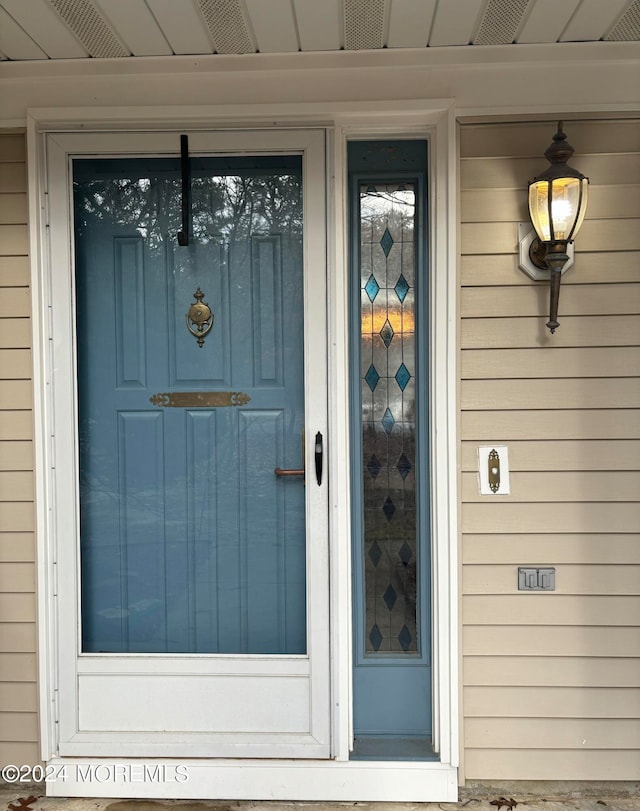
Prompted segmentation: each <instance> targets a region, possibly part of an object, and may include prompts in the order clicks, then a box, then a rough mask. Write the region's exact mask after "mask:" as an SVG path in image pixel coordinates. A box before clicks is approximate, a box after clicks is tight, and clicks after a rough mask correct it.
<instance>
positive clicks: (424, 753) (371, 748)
mask: <svg viewBox="0 0 640 811" xmlns="http://www.w3.org/2000/svg"><path fill="white" fill-rule="evenodd" d="M349 759H350V760H385V761H396V760H404V761H437V760H439V757H438V755H437V753H436V752H434V751H433V744H432V741H431V738H430V737H427V736H426V735H425V736H418V735H407V736H404V737H403V736H393V735H360V736H356V737H355V738H354V741H353V751H352V752H351V755H350V756H349Z"/></svg>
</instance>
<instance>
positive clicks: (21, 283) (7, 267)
mask: <svg viewBox="0 0 640 811" xmlns="http://www.w3.org/2000/svg"><path fill="white" fill-rule="evenodd" d="M28 284H29V258H28V257H27V256H0V287H26V286H27V285H28Z"/></svg>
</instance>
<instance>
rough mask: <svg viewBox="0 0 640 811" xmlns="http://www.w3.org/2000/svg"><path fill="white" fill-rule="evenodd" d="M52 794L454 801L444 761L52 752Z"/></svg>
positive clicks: (454, 776) (453, 775)
mask: <svg viewBox="0 0 640 811" xmlns="http://www.w3.org/2000/svg"><path fill="white" fill-rule="evenodd" d="M47 774H48V775H52V778H53V777H55V779H51V780H50V781H49V782H47V783H46V790H47V795H48V796H51V797H100V798H107V797H111V798H117V799H130V798H138V799H175V800H201V799H202V798H203V797H207V798H210V799H214V798H220V799H222V798H224V799H226V800H290V801H325V802H332V801H333V802H355V801H362V802H373V801H376V800H377V801H380V802H457V799H458V773H457V769H456V768H455V766H451V765H450V764H446V763H439V762H419V761H405V762H398V761H393V762H389V761H386V762H382V761H370V762H367V761H363V760H359V761H352V760H349V761H336V760H308V761H301V760H275V759H274V760H266V759H264V760H249V759H242V758H237V759H220V760H215V759H206V758H198V759H192V758H190V759H184V760H175V759H168V758H157V759H151V758H144V759H143V758H140V759H135V758H131V759H124V758H110V759H102V758H53V759H52V760H50V761H49V762H48V763H47ZM48 779H49V778H48Z"/></svg>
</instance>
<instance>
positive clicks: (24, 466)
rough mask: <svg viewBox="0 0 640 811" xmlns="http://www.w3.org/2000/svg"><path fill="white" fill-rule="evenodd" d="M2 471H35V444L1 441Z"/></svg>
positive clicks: (0, 458) (0, 457)
mask: <svg viewBox="0 0 640 811" xmlns="http://www.w3.org/2000/svg"><path fill="white" fill-rule="evenodd" d="M0 470H33V443H32V442H30V441H29V442H23V441H20V440H11V441H8V442H5V441H1V442H0Z"/></svg>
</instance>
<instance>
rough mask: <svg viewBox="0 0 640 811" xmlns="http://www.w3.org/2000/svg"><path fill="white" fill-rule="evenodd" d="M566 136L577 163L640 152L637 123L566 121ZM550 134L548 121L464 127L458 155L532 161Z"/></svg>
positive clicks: (629, 121)
mask: <svg viewBox="0 0 640 811" xmlns="http://www.w3.org/2000/svg"><path fill="white" fill-rule="evenodd" d="M565 132H566V134H567V136H568V137H567V140H568V141H569V143H570V144H571V145H572V146H573V148H574V149H575V150H576V156H575V157H576V163H577V162H578V156H580V155H590V154H605V155H606V154H607V153H614V154H616V153H627V152H632V153H633V152H638V150H640V139H639V138H638V123H637V121H634V120H616V121H615V122H611V121H582V120H572V121H570V120H565ZM553 133H554V122H549V121H531V122H528V123H527V124H526V125H523V124H500V125H496V126H487V125H485V124H477V125H474V124H470V125H465V126H464V127H462V128H461V131H460V144H461V154H462V155H463V156H464V157H465V158H504V157H506V158H507V159H509V158H511V157H517V156H520V157H531V156H534V157H535V156H538V155H542V154H543V153H544V150H545V149H546V148H547V147H548V146H549V144H550V143H551V139H552V136H553ZM542 163H543V164H544V160H543V161H542ZM538 170H539V167H538ZM536 174H538V171H536ZM592 180H593V179H592Z"/></svg>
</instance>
